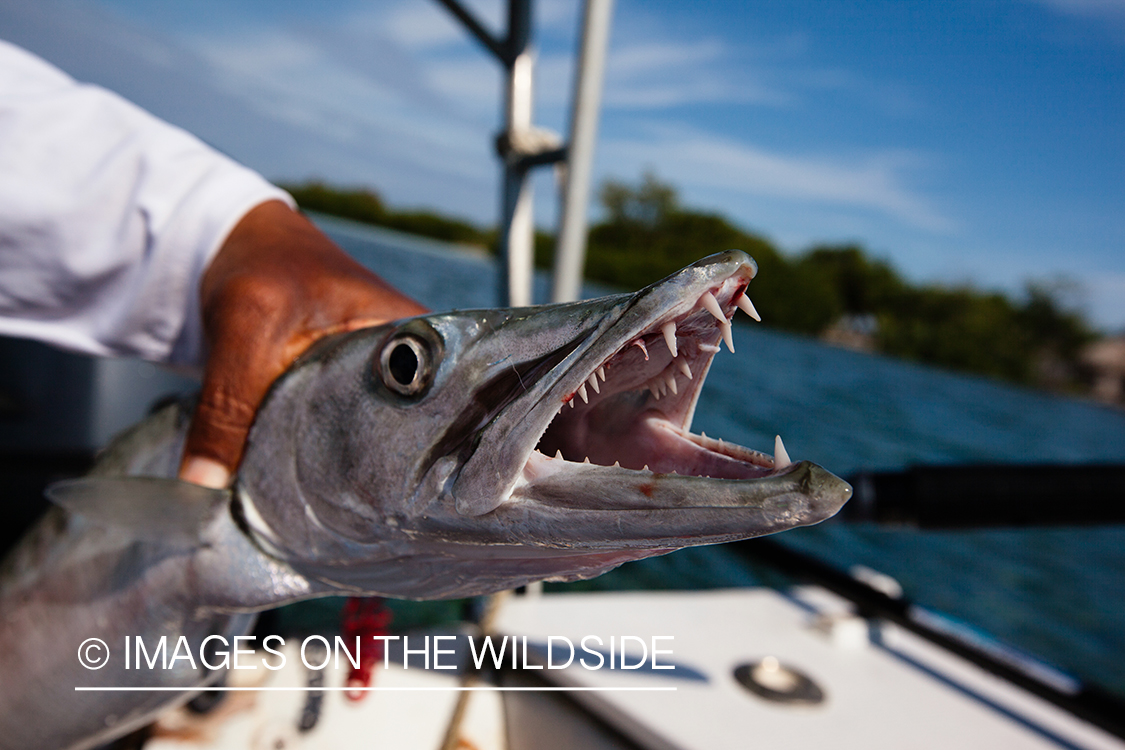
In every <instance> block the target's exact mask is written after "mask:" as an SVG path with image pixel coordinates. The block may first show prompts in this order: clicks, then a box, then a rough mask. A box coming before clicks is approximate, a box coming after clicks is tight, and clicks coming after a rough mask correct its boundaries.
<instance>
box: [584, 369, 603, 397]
mask: <svg viewBox="0 0 1125 750" xmlns="http://www.w3.org/2000/svg"><path fill="white" fill-rule="evenodd" d="M586 382H587V383H589V384H590V387H591V388H593V389H594V393H601V392H602V387H601V386H600V385H598V376H597V374H596V373H593V372H592V373H590V377H589V378H587V379H586Z"/></svg>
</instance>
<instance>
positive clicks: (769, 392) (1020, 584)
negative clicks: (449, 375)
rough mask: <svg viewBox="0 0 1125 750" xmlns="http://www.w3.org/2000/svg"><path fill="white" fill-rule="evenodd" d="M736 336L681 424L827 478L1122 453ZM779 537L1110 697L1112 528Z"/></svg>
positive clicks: (1117, 624)
mask: <svg viewBox="0 0 1125 750" xmlns="http://www.w3.org/2000/svg"><path fill="white" fill-rule="evenodd" d="M321 222H322V226H323V228H325V229H326V230H327V231H328V233H329V234H330V235H331V236H333V238H334V239H336V240H337V241H338V242H339V243H340V244H341V245H342V246H343V247H344V248H345V249H346V250H348V251H349V252H350V253H352V254H353V255H354V256H355V257H356V258H357V259H358V260H360V261H361V262H363V263H364V264H366V265H368V266H369V267H371V268H373V269H374V270H375V271H377V272H378V273H380V274H381V275H382V276H383V277H384V278H386V279H387V280H388V281H390V282H391V283H392V284H394V285H395V286H397V287H399V288H400V289H402V290H403V291H405V292H406V293H408V294H410V295H412V296H414V297H415V298H416V299H418V300H419V301H421V302H422V303H424V304H426V305H429V306H430V307H431V308H433V309H451V308H471V307H490V306H494V305H495V289H496V278H497V274H496V271H495V268H494V266H493V265H492V264H491V263H490V262H488V261H485V260H481V259H475V258H470V257H462V256H456V255H451V254H449V253H448V252H447V251H443V250H441V249H440V248H439V247H438V246H437V245H436V243H428V242H425V241H418V240H415V239H410V238H405V237H403V236H401V235H396V234H394V233H388V232H383V231H378V230H370V229H367V228H363V227H359V226H357V225H354V224H349V223H346V222H339V221H336V220H330V219H322V220H321ZM538 284H539V288H538V292H537V294H538V297H537V299H545V298H546V286H545V281H544V280H543V279H539V280H538ZM590 291H591V292H592V293H593V294H596V293H598V292H599V291H604V290H597V289H592V290H590ZM749 293H750V296H751V297H753V284H751V286H750V292H749ZM734 338H735V346H736V350H737V354H733V355H732V354H730V353H728V352H726V351H725V350H724V352H723V353H721V354H719V355H718V356H717V358H716V360H715V363H714V365H713V366H712V369H711V373H710V375H709V376H708V380H707V384H706V386H705V387H704V390H703V395H702V397H701V398H700V402H699V407H698V409H697V412H696V417H695V423H694V425H693V430H694V431H697V432H698V431H699V430H703V431H706V432H707V433H708V434H710V435H715V436H721V437H722V438H724V439H730V440H733V441H735V442H738V443H740V444H742V445H746V446H748V447H751V448H756V449H758V450H763V451H766V452H770V453H772V451H773V436H774V435H775V434H777V433H780V434H781V435H782V436H783V437H784V439H785V444H786V447H787V448H788V449H789V454H790V455H791V456H793V457H794V458H808V459H810V460H813V461H816V462H817V463H819V464H821V465H823V466H825V467H826V468H828V469H829V470H831V471H833V472H835V473H837V474H840V475H848V474H851V473H853V472H855V471H858V470H861V469H869V470H870V469H873V470H879V469H883V470H890V469H898V468H903V467H906V466H908V465H910V464H913V463H972V462H987V461H1004V462H1026V463H1039V462H1052V463H1058V462H1117V463H1125V411H1121V410H1117V409H1111V408H1107V407H1102V406H1098V405H1095V404H1092V403H1087V402H1082V401H1078V400H1074V399H1069V398H1062V397H1058V396H1053V395H1048V394H1043V393H1038V392H1035V391H1030V390H1026V389H1022V388H1016V387H1012V386H1009V385H1004V384H1000V383H997V382H994V381H990V380H985V379H981V378H975V377H968V376H964V375H958V374H953V373H948V372H943V371H939V370H934V369H932V368H927V367H921V366H918V365H913V364H910V363H905V362H901V361H898V360H893V359H889V358H885V357H880V356H874V355H867V354H859V353H855V352H849V351H845V350H841V349H836V348H832V347H829V346H826V345H823V344H821V343H819V342H817V341H814V340H810V339H804V338H801V337H797V336H792V335H788V334H782V333H778V332H775V331H771V330H769V329H767V328H764V327H762V326H753V325H752V324H749V323H747V324H743V325H736V326H735V333H734ZM1106 502H1125V498H1106ZM778 539H779V541H782V542H784V543H786V544H789V545H792V546H793V547H796V548H798V549H801V550H803V551H806V552H810V553H813V554H815V555H817V556H819V557H821V558H822V559H825V560H827V561H829V562H832V563H834V564H837V565H839V566H841V567H843V568H847V567H850V566H851V565H854V564H857V563H859V564H863V565H867V566H868V567H871V568H875V569H876V570H880V571H882V572H884V573H888V574H890V575H892V576H894V577H895V578H896V579H898V581H899V582H900V583H901V584H902V585H903V588H904V589H905V592H906V595H907V596H908V597H910V598H911V599H913V600H915V601H917V602H919V603H921V604H923V605H925V606H927V607H928V608H931V609H934V610H937V611H940V612H943V613H946V614H948V615H951V616H953V617H955V618H958V619H960V620H963V621H966V622H969V623H972V624H973V625H974V626H976V627H978V628H980V629H983V630H984V631H986V632H988V633H990V634H992V635H993V636H995V637H996V638H998V639H1000V640H1002V641H1003V642H1005V643H1008V644H1010V645H1012V646H1015V647H1017V648H1020V649H1023V650H1025V651H1028V652H1029V653H1032V654H1035V655H1037V656H1039V657H1041V658H1043V659H1044V660H1046V661H1048V662H1050V663H1052V664H1054V665H1056V666H1058V667H1060V668H1062V669H1064V670H1066V671H1068V672H1070V673H1072V674H1074V675H1076V676H1079V677H1082V678H1085V679H1090V680H1094V681H1096V682H1099V683H1101V684H1103V685H1106V686H1107V687H1111V688H1112V689H1114V690H1116V691H1117V692H1119V693H1120V694H1122V695H1125V527H1123V526H1112V527H1101V528H1081V529H1079V528H1073V529H1071V528H1067V529H1037V530H1021V531H971V532H919V531H910V530H894V529H885V528H878V527H875V526H872V525H864V524H851V525H849V524H844V523H841V522H838V521H829V522H826V523H824V524H821V525H820V526H817V527H814V528H810V529H800V530H795V531H790V532H786V533H785V534H782V535H781V536H779V537H778ZM777 583H779V581H778V580H777V579H776V578H773V577H771V576H770V574H769V573H768V572H764V571H762V570H759V569H754V568H751V567H750V566H748V565H747V564H746V563H745V562H744V561H743V560H742V559H741V558H739V557H738V556H736V555H735V554H734V553H732V552H730V551H729V550H727V549H724V548H723V547H705V548H695V549H691V550H683V551H681V552H677V553H674V554H672V555H668V556H666V557H663V558H656V559H652V560H645V561H641V562H638V563H633V564H630V565H626V566H623V567H622V568H620V569H619V570H617V571H614V572H612V573H609V574H607V575H605V576H603V577H601V578H599V579H596V580H595V581H590V582H582V583H581V584H567V585H563V586H560V587H559V588H563V587H567V586H569V587H571V588H574V587H581V588H587V589H589V588H598V589H622V588H652V589H658V588H712V587H729V586H749V585H760V584H777Z"/></svg>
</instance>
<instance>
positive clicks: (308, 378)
mask: <svg viewBox="0 0 1125 750" xmlns="http://www.w3.org/2000/svg"><path fill="white" fill-rule="evenodd" d="M755 273H756V266H755V265H754V262H753V261H752V260H751V259H750V258H749V257H748V256H746V255H745V254H743V253H741V252H737V251H731V252H727V253H722V254H719V255H715V256H712V257H710V258H707V259H705V260H703V261H700V262H698V263H696V264H694V265H692V266H689V267H688V268H685V269H683V270H682V271H680V272H678V273H676V274H674V275H672V276H670V277H669V278H667V279H665V280H664V281H661V282H659V283H657V284H654V285H652V286H650V287H647V288H646V289H643V290H641V291H640V292H637V293H636V294H631V295H619V296H613V297H606V298H602V299H597V300H592V301H588V302H581V303H575V304H566V305H551V306H544V307H532V308H522V309H511V310H480V311H464V312H450V313H441V314H435V315H427V316H423V317H419V318H413V319H410V320H406V321H400V322H397V323H394V324H391V325H386V326H381V327H377V328H371V329H365V330H361V331H355V332H351V333H347V334H342V335H339V336H334V337H331V338H328V339H325V340H323V341H321V342H319V343H318V344H316V345H315V346H314V347H312V348H311V349H310V350H309V351H308V352H307V353H306V354H305V355H304V356H302V357H301V358H300V359H299V360H298V361H297V362H296V363H295V364H294V365H293V366H292V367H291V368H290V369H289V370H288V371H287V372H286V373H285V374H284V375H283V376H282V377H281V378H279V379H278V381H277V382H276V383H275V384H274V385H273V387H272V389H271V391H270V393H269V394H268V395H267V397H266V399H265V401H264V402H263V404H262V406H261V408H260V409H259V411H258V414H257V416H256V419H255V423H254V426H253V428H252V430H251V433H250V437H249V440H248V442H247V447H246V452H245V457H244V459H243V462H242V465H241V466H240V468H239V471H238V474H237V476H236V478H235V481H234V484H233V487H232V488H231V489H230V490H226V491H220V490H208V489H205V488H201V487H197V486H194V485H189V484H185V483H182V482H178V481H176V480H174V479H169V478H168V477H172V476H174V475H175V467H176V466H177V464H178V457H179V454H180V451H181V450H182V445H183V440H184V436H185V434H186V428H187V424H188V420H189V416H190V415H189V412H188V411H187V410H186V409H185V408H183V407H182V406H174V407H170V408H169V409H166V410H164V411H162V412H160V413H158V414H156V415H154V416H153V417H152V418H151V419H150V420H148V421H147V422H144V423H142V424H141V425H139V426H138V427H136V428H134V429H133V430H132V431H130V432H129V433H126V434H125V435H124V436H122V437H121V438H119V439H118V440H117V441H116V442H115V443H114V444H113V445H112V446H111V447H110V448H109V449H108V450H107V451H106V453H105V454H104V455H103V457H102V458H101V459H100V461H99V463H98V465H97V466H96V468H95V470H94V472H93V473H92V474H91V476H89V477H87V478H84V479H79V480H74V481H69V482H64V483H60V484H57V485H54V486H53V487H52V488H51V489H50V490H49V496H50V497H51V499H52V500H54V501H55V502H56V503H57V504H58V505H59V506H61V507H59V508H56V509H54V510H53V512H52V513H51V514H49V515H48V517H47V518H46V519H44V521H43V522H42V523H40V525H39V526H38V527H36V528H35V529H33V530H32V532H31V533H30V534H29V535H28V536H27V537H26V538H25V539H24V540H23V541H22V542H21V544H20V545H19V546H18V547H17V548H16V549H15V550H14V551H13V553H12V554H11V555H10V557H9V558H8V559H7V560H6V561H5V563H4V567H3V570H2V571H0V674H3V675H4V677H5V685H6V686H5V688H4V690H3V691H0V747H3V748H9V747H11V748H17V747H18V748H38V747H42V748H48V747H49V748H62V747H69V748H86V747H92V746H94V745H96V744H98V743H100V742H104V741H106V740H107V739H110V738H112V737H115V736H119V735H121V734H123V733H125V732H127V731H129V730H130V729H132V728H135V727H137V726H139V725H141V724H143V723H145V722H147V721H149V720H151V718H152V717H153V716H154V714H155V713H156V712H157V711H159V710H160V709H161V708H163V707H166V706H167V705H169V704H170V703H172V702H175V701H182V700H184V699H186V697H187V696H188V695H189V694H190V691H191V690H193V689H198V688H199V687H201V686H203V685H205V684H207V683H208V682H209V681H211V680H214V679H216V678H217V677H218V674H216V673H208V672H206V670H203V669H196V668H195V666H194V665H189V664H188V663H187V662H186V660H185V661H180V662H177V663H176V664H177V666H176V667H175V668H173V669H170V670H161V669H156V670H147V669H142V670H137V669H135V668H134V669H132V670H126V669H125V668H124V659H123V657H119V658H117V659H111V660H110V662H109V663H108V665H107V666H106V667H104V668H102V669H99V670H96V671H89V670H86V669H83V668H82V667H81V666H80V665H79V664H78V662H77V660H76V659H75V653H76V652H77V649H78V647H79V644H80V643H81V642H82V641H84V640H85V639H86V638H89V637H98V638H101V639H102V640H104V641H106V643H108V644H110V650H111V651H112V650H113V649H114V645H113V644H118V645H120V644H123V643H124V638H125V636H127V635H131V636H138V635H139V636H142V637H144V638H145V639H146V641H147V642H154V641H155V640H157V639H159V638H160V636H162V635H167V636H168V641H169V643H176V642H177V640H178V639H179V637H180V636H181V635H183V636H186V637H187V639H188V641H189V642H190V643H191V645H192V651H193V653H200V651H199V648H200V644H201V643H202V640H203V639H204V638H205V637H206V636H208V635H211V634H220V635H225V636H227V637H228V639H229V638H230V637H233V636H234V635H240V634H243V633H245V632H248V630H249V628H250V626H251V625H252V623H253V614H252V613H254V612H257V611H260V610H262V609H266V608H270V607H274V606H278V605H280V604H283V603H287V602H293V601H299V600H302V599H308V598H313V597H317V596H331V595H364V594H366V595H383V596H390V597H398V598H410V599H433V598H448V597H461V596H470V595H476V594H484V593H489V592H492V591H497V590H500V589H505V588H510V587H513V586H519V585H522V584H525V583H528V582H530V581H536V580H542V579H553V580H572V579H576V578H588V577H592V576H595V575H598V574H600V573H603V572H605V571H607V570H609V569H611V568H614V567H616V566H618V565H621V564H622V563H624V562H627V561H630V560H636V559H640V558H643V557H649V556H652V555H658V554H663V553H666V552H670V551H672V550H674V549H679V548H681V547H686V546H691V545H697V544H712V543H717V542H724V541H730V540H735V539H745V538H747V537H753V536H759V535H762V534H769V533H773V532H776V531H781V530H784V529H788V528H792V527H795V526H802V525H807V524H812V523H817V522H819V521H821V520H823V519H825V518H827V517H829V516H831V515H833V514H834V513H835V512H836V511H837V510H839V508H840V507H841V506H842V505H843V503H844V502H845V501H846V500H847V499H848V497H849V496H850V493H851V488H850V487H849V486H848V485H847V484H846V483H845V482H843V481H842V480H840V479H838V478H836V477H835V476H833V475H832V474H830V473H829V472H827V471H825V470H824V469H822V468H820V467H819V466H816V465H815V464H812V463H809V462H808V461H791V460H790V459H789V457H788V456H787V455H786V453H785V450H784V446H783V445H782V444H781V440H780V438H778V440H777V443H776V447H775V455H774V456H770V455H767V454H764V453H759V452H756V451H753V450H750V449H748V448H743V447H741V446H737V445H734V444H732V443H727V442H723V441H720V440H714V439H711V438H707V437H704V436H702V435H696V434H693V433H692V432H691V431H690V426H691V421H692V415H693V413H694V410H695V406H696V402H697V400H698V398H699V393H700V389H701V387H702V384H703V381H704V379H705V378H706V375H707V371H708V368H709V367H710V364H711V361H712V359H713V358H714V356H715V354H716V353H717V352H718V351H719V349H720V342H721V341H725V342H726V344H727V345H728V346H729V347H730V348H731V350H732V351H733V348H734V343H733V338H732V333H731V324H730V317H731V316H732V315H733V314H734V311H735V310H736V309H737V308H738V307H741V308H742V309H744V310H746V311H747V312H748V313H749V314H751V315H752V316H754V317H757V313H756V312H755V311H754V308H753V305H752V304H751V303H750V301H749V298H748V297H746V295H745V294H744V293H745V291H746V288H747V285H748V284H749V283H750V281H751V279H752V278H753V277H754V275H755ZM78 685H81V686H99V685H101V686H123V685H128V686H135V687H175V688H183V690H184V692H183V693H175V692H172V693H169V692H159V693H157V692H152V693H145V692H131V693H113V692H103V693H88V692H81V693H76V692H75V690H74V688H75V686H78Z"/></svg>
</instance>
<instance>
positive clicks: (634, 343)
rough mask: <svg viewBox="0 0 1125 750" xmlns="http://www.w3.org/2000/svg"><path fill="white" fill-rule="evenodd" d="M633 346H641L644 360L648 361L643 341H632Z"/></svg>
mask: <svg viewBox="0 0 1125 750" xmlns="http://www.w3.org/2000/svg"><path fill="white" fill-rule="evenodd" d="M633 346H639V347H640V348H641V351H642V352H644V353H645V362H648V349H647V348H645V342H643V341H641V340H640V339H637V340H636V341H634V342H633Z"/></svg>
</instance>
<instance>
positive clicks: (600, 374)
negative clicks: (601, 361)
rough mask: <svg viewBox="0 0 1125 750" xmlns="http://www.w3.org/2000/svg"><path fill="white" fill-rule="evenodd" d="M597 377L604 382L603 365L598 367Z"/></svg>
mask: <svg viewBox="0 0 1125 750" xmlns="http://www.w3.org/2000/svg"><path fill="white" fill-rule="evenodd" d="M598 377H599V378H601V379H602V382H603V383H604V382H605V367H604V366H602V367H599V368H598Z"/></svg>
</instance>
